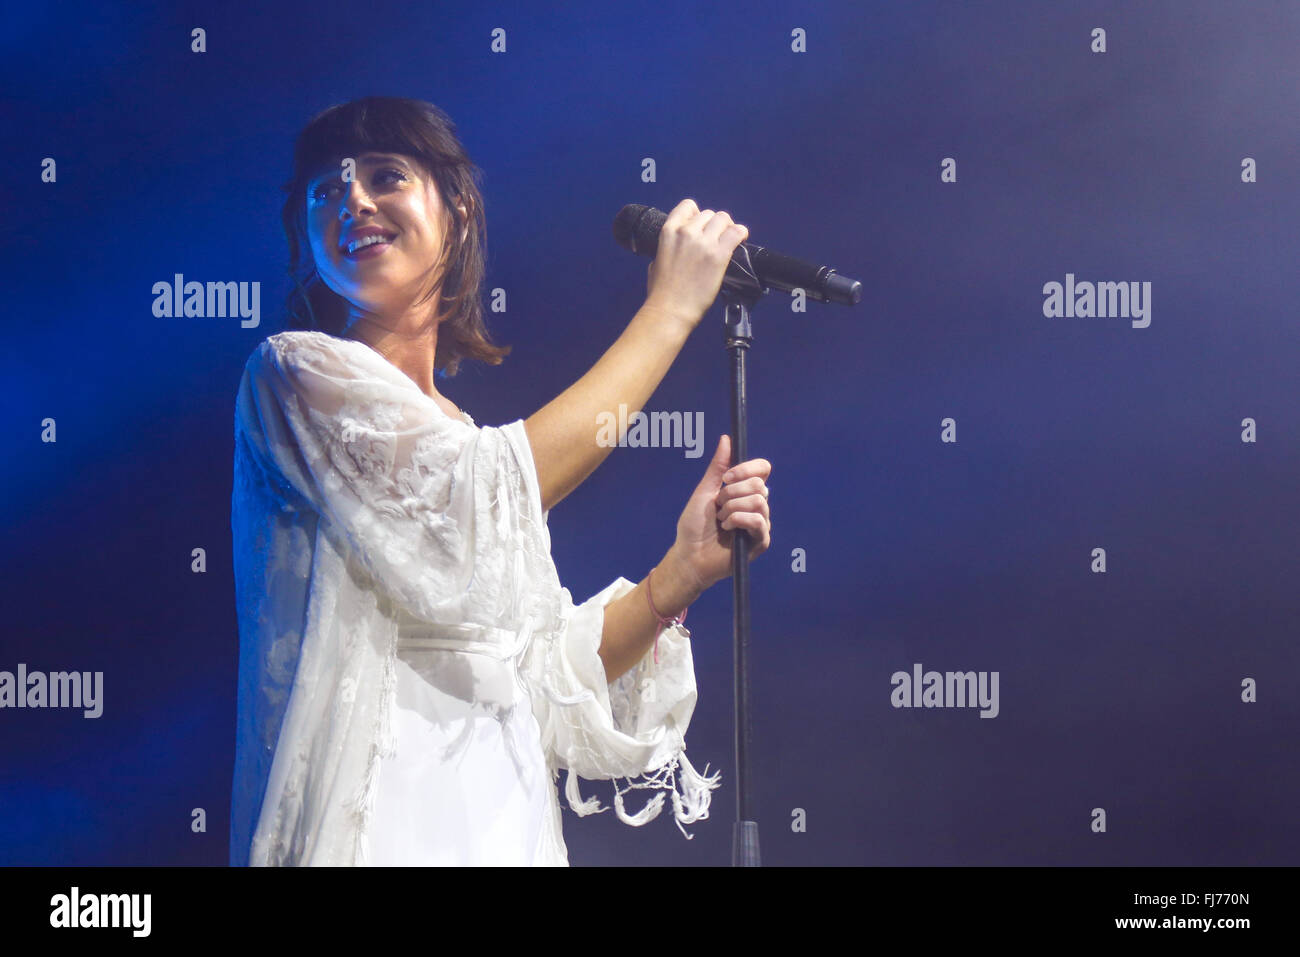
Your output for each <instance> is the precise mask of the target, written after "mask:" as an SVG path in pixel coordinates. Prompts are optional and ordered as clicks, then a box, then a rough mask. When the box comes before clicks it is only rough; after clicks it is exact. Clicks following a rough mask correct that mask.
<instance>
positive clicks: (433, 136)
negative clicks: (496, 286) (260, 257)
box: [280, 96, 510, 376]
mask: <svg viewBox="0 0 1300 957" xmlns="http://www.w3.org/2000/svg"><path fill="white" fill-rule="evenodd" d="M367 152H387V153H401V154H404V155H407V156H410V157H412V158H414V159H416V160H418V161H419V163H420V164H421V165H422V166H423V167H424V168H425V171H426V172H427V173H428V174H429V175H430V176H431V177H433V179H434V180H435V181H436V182H437V184H438V192H439V193H440V194H441V196H442V205H443V207H444V208H445V209H446V211H447V214H448V215H449V217H450V220H451V228H449V229H448V230H447V233H446V240H445V243H446V257H445V258H446V261H447V267H446V268H445V269H444V270H443V271H442V273H441V275H439V276H438V277H437V279H436V280H435V281H434V282H433V283H432V284H431V286H430V289H429V292H428V294H427V296H426V299H425V300H421V301H427V299H429V298H432V297H433V295H434V294H435V293H438V292H440V291H443V290H445V291H444V292H443V293H442V296H441V299H440V302H439V311H440V316H439V324H438V348H437V354H436V355H435V356H434V360H433V366H434V370H435V371H443V370H445V373H444V374H446V375H451V376H454V375H456V373H457V371H458V370H459V366H460V362H461V360H462V359H476V360H478V361H480V362H484V363H486V364H488V365H500V364H501V360H502V359H503V358H504V357H505V356H506V355H508V354H509V353H510V346H498V345H495V344H494V343H493V342H492V341H491V339H490V338H489V337H488V331H487V327H486V325H485V324H484V321H483V304H482V301H481V300H480V288H481V286H482V283H483V273H484V265H485V261H486V254H485V249H486V237H487V229H486V222H485V219H484V216H483V196H482V193H481V192H480V191H479V187H478V182H479V180H480V179H481V178H482V172H481V171H480V170H479V168H478V167H477V166H475V165H474V163H473V162H472V161H471V160H470V158H469V155H468V154H467V153H466V152H465V147H464V146H462V145H461V142H460V140H459V138H458V137H457V136H456V125H455V124H454V123H453V122H452V121H451V118H450V117H448V116H447V114H446V113H444V112H443V111H442V110H441V109H439V108H438V107H436V106H434V105H433V104H432V103H426V102H423V101H422V100H409V99H404V98H400V97H388V96H368V97H363V98H362V99H359V100H353V101H351V102H350V103H341V104H338V105H335V106H331V107H330V108H329V109H327V110H324V111H322V112H321V113H319V114H317V115H316V116H315V117H313V118H312V120H311V121H310V122H309V123H308V124H307V125H306V127H304V128H303V130H302V132H300V133H299V134H298V139H297V141H296V143H295V145H294V155H293V179H292V180H290V181H289V182H288V183H286V184H285V185H284V191H285V192H286V193H287V194H288V195H287V196H286V198H285V201H284V208H283V210H282V211H281V214H280V216H281V220H282V221H283V223H284V235H285V238H286V239H287V240H288V243H289V276H290V278H291V279H292V280H293V283H294V289H293V291H292V292H290V294H289V301H288V323H287V325H288V328H290V329H317V330H320V331H321V332H327V333H329V334H331V335H336V336H337V335H341V334H342V332H343V328H344V326H345V324H346V322H347V317H348V302H347V300H345V299H344V298H343V297H342V296H340V295H338V294H337V293H336V292H334V291H333V290H332V289H330V288H329V287H328V286H326V285H325V283H324V282H323V281H322V280H321V278H320V274H319V273H318V272H317V271H316V266H315V263H314V262H312V257H311V246H310V244H309V243H308V240H307V183H308V182H309V181H310V180H311V179H312V178H313V177H315V176H317V175H319V174H320V173H321V171H322V170H325V169H329V168H334V169H337V168H338V167H339V165H340V164H341V163H342V161H343V159H344V158H345V157H353V158H355V157H357V156H360V155H361V154H362V153H367ZM458 202H463V203H464V204H465V207H466V210H467V212H468V216H466V217H462V216H461V213H460V210H459V209H457V206H456V204H457V203H458ZM466 227H468V232H467V233H465V238H464V239H463V240H462V239H461V233H462V232H464V230H465V228H466ZM432 268H436V264H435V267H432Z"/></svg>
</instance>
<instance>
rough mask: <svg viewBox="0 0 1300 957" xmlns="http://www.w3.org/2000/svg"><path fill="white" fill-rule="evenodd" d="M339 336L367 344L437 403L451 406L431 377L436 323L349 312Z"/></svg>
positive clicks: (435, 340) (435, 350)
mask: <svg viewBox="0 0 1300 957" xmlns="http://www.w3.org/2000/svg"><path fill="white" fill-rule="evenodd" d="M343 336H344V337H345V338H348V339H356V340H357V341H359V342H364V343H365V344H366V345H368V346H370V348H372V349H374V350H375V351H376V352H378V353H379V354H380V355H381V356H383V357H384V358H385V359H387V360H388V361H389V362H390V363H392V364H393V365H394V366H396V367H397V368H398V369H400V370H401V371H402V372H404V373H405V374H406V376H407V378H409V379H410V380H411V381H412V382H414V383H415V384H416V385H417V386H419V388H420V391H421V392H423V393H424V394H425V395H427V396H429V397H430V398H431V399H433V400H435V401H437V402H438V403H439V404H440V405H443V406H446V405H452V403H450V401H449V400H448V399H446V398H445V397H444V396H442V395H441V394H440V393H439V392H438V388H437V386H436V385H435V380H434V358H435V357H436V356H437V354H438V324H437V323H436V322H430V321H428V320H425V321H424V322H422V323H420V324H419V325H418V327H417V326H413V325H412V324H410V323H406V324H403V323H396V324H390V323H388V322H385V321H384V320H382V319H377V318H375V317H373V316H369V315H364V314H356V313H353V314H352V315H349V317H348V321H347V324H346V326H345V327H344V330H343ZM453 408H454V405H453Z"/></svg>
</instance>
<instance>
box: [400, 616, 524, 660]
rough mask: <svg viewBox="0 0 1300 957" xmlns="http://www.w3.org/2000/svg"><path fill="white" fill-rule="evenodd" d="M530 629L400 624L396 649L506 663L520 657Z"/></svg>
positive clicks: (424, 623) (414, 623) (420, 623)
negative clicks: (462, 654)
mask: <svg viewBox="0 0 1300 957" xmlns="http://www.w3.org/2000/svg"><path fill="white" fill-rule="evenodd" d="M530 630H531V629H529V628H528V627H527V626H525V627H524V628H521V629H518V630H515V631H512V630H510V629H509V628H494V627H492V626H490V625H469V624H461V625H433V624H429V623H427V622H399V623H398V626H397V648H398V650H399V651H405V650H408V649H420V650H423V649H437V650H443V651H462V652H467V653H469V654H477V655H487V656H488V657H491V658H499V659H501V660H503V661H504V660H505V659H507V658H513V657H514V656H515V655H516V654H518V653H519V651H520V649H521V648H522V646H523V644H524V642H526V641H527V639H528V632H529V631H530Z"/></svg>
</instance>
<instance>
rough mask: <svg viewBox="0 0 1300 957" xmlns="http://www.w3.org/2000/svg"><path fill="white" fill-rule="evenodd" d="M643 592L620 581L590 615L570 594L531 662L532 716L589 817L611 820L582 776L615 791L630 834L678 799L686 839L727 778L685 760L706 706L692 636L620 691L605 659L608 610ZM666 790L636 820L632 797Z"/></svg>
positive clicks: (627, 676) (673, 642) (632, 673)
mask: <svg viewBox="0 0 1300 957" xmlns="http://www.w3.org/2000/svg"><path fill="white" fill-rule="evenodd" d="M635 587H636V585H635V584H634V583H632V582H630V581H628V580H627V579H626V578H622V577H620V578H617V579H615V580H614V581H613V582H612V583H610V584H609V585H608V586H606V587H605V588H604V589H603V590H602V591H600V592H599V593H597V594H596V595H593V596H592V597H591V598H589V599H588V600H587V601H585V602H583V603H582V604H581V605H574V604H573V599H572V596H571V595H570V593H569V590H568V589H567V588H565V589H562V592H561V595H562V601H563V604H562V610H561V616H562V619H563V622H564V627H563V628H562V629H560V630H559V632H558V634H556V635H553V636H551V638H550V640H549V641H547V642H546V643H545V644H544V645H541V646H539V647H536V648H535V649H534V650H533V654H532V656H531V657H530V658H529V660H528V666H529V669H530V678H531V684H532V688H533V712H534V714H536V715H537V716H538V723H539V725H540V726H541V731H542V744H543V747H544V748H545V749H546V753H547V757H548V760H549V761H550V762H551V765H552V767H553V768H555V769H556V770H557V771H558V769H559V768H566V769H568V772H569V773H568V779H567V781H566V783H565V789H564V790H565V796H566V798H567V799H568V802H569V806H570V807H571V808H572V809H573V810H574V811H575V812H577V813H578V814H579V815H580V816H586V815H588V814H593V813H598V812H601V811H605V810H608V808H604V807H601V805H600V801H599V799H598V798H596V797H595V796H592V797H590V798H587V799H585V800H584V799H583V797H582V794H581V792H580V790H579V788H578V781H577V776H581V777H584V778H588V779H590V780H615V779H617V778H625V779H627V784H626V786H624V787H620V786H619V785H618V783H617V781H616V783H615V790H614V808H615V813H616V814H617V815H618V817H619V819H620V820H621V821H623V822H624V823H626V824H631V825H633V826H640V825H642V824H645V823H647V822H649V821H652V820H654V819H655V818H656V817H658V815H659V812H660V810H661V809H662V807H663V803H664V798H665V796H666V795H669V794H671V795H672V801H673V816H674V818H675V819H676V821H677V826H678V829H679V830H681V832H682V833H683V834H684V835H686V837H687V838H690V837H691V835H690V834H688V833H687V832H686V829H685V828H684V827H683V826H682V825H684V824H692V823H694V822H696V821H699V820H703V819H705V818H707V817H708V816H709V800H710V797H711V794H710V792H711V791H712V790H713V789H715V788H717V787H718V786H719V778H720V776H721V772H714V774H712V775H707V771H708V766H707V765H706V766H705V772H706V774H700V773H699V772H698V771H696V770H695V768H694V766H693V765H692V764H691V762H690V760H689V759H688V758H687V757H686V738H685V735H686V730H687V728H688V727H689V725H690V722H691V715H692V713H693V712H694V710H695V702H696V697H697V692H696V685H695V664H694V661H693V659H692V656H691V639H690V632H689V631H687V630H686V628H685V627H683V626H680V625H678V626H674V627H670V628H665V629H664V630H663V631H662V632H661V633H660V635H659V660H658V662H656V661H655V659H654V651H653V648H651V649H650V650H648V651H647V652H646V653H645V655H644V656H643V657H642V658H641V660H640V661H639V662H638V663H637V664H636V665H635V666H633V667H632V668H631V669H630V670H629V671H627V672H626V673H624V674H623V675H622V676H620V677H619V678H618V679H617V680H616V681H614V682H613V683H612V684H608V683H606V680H605V667H604V663H603V662H602V661H601V659H600V656H599V654H597V650H598V649H599V648H600V643H601V634H602V631H603V629H604V621H605V607H606V606H607V605H608V604H609V603H610V602H612V601H615V600H616V599H618V598H621V597H622V596H623V595H626V594H627V593H628V592H630V591H632V590H633V589H634V588H635ZM640 788H649V789H653V790H657V791H658V792H659V793H658V794H656V795H654V797H653V798H651V799H650V800H649V801H648V802H647V803H646V805H645V806H644V807H643V808H641V809H640V810H639V811H637V812H635V813H629V812H628V810H627V808H626V806H625V804H624V796H625V795H627V794H628V793H629V792H630V791H631V790H633V789H640Z"/></svg>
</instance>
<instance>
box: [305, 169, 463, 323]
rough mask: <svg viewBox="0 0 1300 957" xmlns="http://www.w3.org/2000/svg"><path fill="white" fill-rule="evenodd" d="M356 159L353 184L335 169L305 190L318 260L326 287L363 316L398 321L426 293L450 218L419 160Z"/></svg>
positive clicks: (314, 254) (309, 234)
mask: <svg viewBox="0 0 1300 957" xmlns="http://www.w3.org/2000/svg"><path fill="white" fill-rule="evenodd" d="M356 160H357V166H356V175H355V177H354V179H353V180H352V181H351V182H350V183H345V182H343V179H342V175H341V173H340V171H338V170H331V171H327V172H325V173H322V174H320V175H318V176H316V177H314V178H313V179H312V180H310V181H309V182H308V184H307V238H308V241H309V242H310V245H311V254H312V258H313V259H314V261H315V263H316V270H317V272H319V273H320V277H321V279H322V280H323V281H324V283H325V285H326V286H328V287H329V288H330V289H332V290H333V291H334V292H336V293H338V294H339V295H340V296H342V297H343V298H344V299H347V300H348V301H349V302H351V303H352V304H353V305H355V306H356V307H357V308H358V309H360V310H362V311H364V312H368V313H375V314H379V315H390V316H393V317H398V316H400V315H401V313H402V312H403V311H404V310H405V309H407V308H408V307H409V306H410V305H411V304H412V303H414V302H415V301H417V300H418V299H419V298H420V297H421V296H422V295H424V293H425V292H426V291H427V285H426V283H427V280H426V278H425V277H426V274H427V273H428V271H429V269H430V268H431V267H432V266H433V265H434V263H435V262H437V261H438V258H439V257H440V256H441V255H442V254H443V243H444V236H445V230H446V228H447V226H448V225H449V224H450V223H449V220H450V217H449V216H448V215H447V211H446V209H445V207H444V205H443V202H442V197H441V195H440V194H439V193H438V184H437V182H436V181H435V180H434V179H433V177H432V176H429V175H428V174H427V173H426V172H425V171H424V168H423V166H421V165H420V164H419V163H418V162H417V161H416V160H415V159H414V158H413V157H409V156H405V155H402V154H400V153H362V154H361V155H360V156H358V157H357V158H356ZM460 209H461V210H462V213H463V211H464V206H463V205H462V206H461V207H460ZM376 236H377V237H378V241H377V242H376V241H375V239H374V238H372V237H376ZM358 241H368V242H369V243H371V244H370V245H365V246H357V245H356V243H357V242H358Z"/></svg>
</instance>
